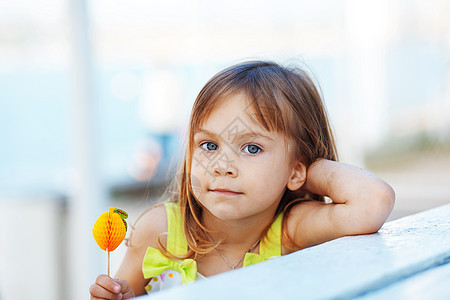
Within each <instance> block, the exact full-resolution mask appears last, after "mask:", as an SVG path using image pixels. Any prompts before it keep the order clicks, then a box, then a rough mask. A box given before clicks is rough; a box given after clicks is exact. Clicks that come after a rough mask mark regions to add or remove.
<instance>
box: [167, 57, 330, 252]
mask: <svg viewBox="0 0 450 300" xmlns="http://www.w3.org/2000/svg"><path fill="white" fill-rule="evenodd" d="M234 93H245V94H246V96H248V98H249V99H250V104H249V107H248V109H250V110H251V112H252V117H253V118H256V121H257V122H258V123H259V124H260V125H261V126H262V127H264V129H266V130H267V131H275V132H279V133H282V134H284V136H285V138H287V139H288V140H289V142H290V145H292V146H293V147H292V149H291V148H289V150H290V151H291V150H292V151H291V153H289V155H290V156H291V157H292V158H295V159H296V160H301V161H302V162H303V163H304V164H305V165H306V166H307V167H308V166H309V165H311V164H312V163H313V162H314V161H315V160H317V159H319V158H326V159H330V160H337V151H336V146H335V143H334V139H333V135H332V132H331V129H330V124H329V121H328V117H327V113H326V110H325V107H324V105H323V102H322V99H321V97H320V94H319V92H318V90H317V88H316V86H315V85H314V82H313V81H312V79H311V78H310V76H309V75H308V74H307V73H306V72H305V71H303V70H301V69H299V68H288V67H283V66H281V65H279V64H276V63H273V62H266V61H251V62H245V63H241V64H237V65H234V66H232V67H229V68H227V69H225V70H223V71H221V72H219V73H218V74H216V75H215V76H214V77H212V78H211V79H210V80H209V81H208V82H207V83H206V85H205V86H204V87H203V88H202V90H201V91H200V93H199V95H198V96H197V99H196V100H195V103H194V105H193V108H192V112H191V116H190V122H189V132H188V135H187V140H186V142H187V145H186V152H185V155H184V160H183V162H182V164H181V166H180V170H179V176H177V178H176V180H177V181H176V182H174V183H173V184H172V187H176V189H177V191H176V192H175V193H173V194H172V195H173V196H172V198H171V201H175V202H178V203H179V205H180V207H181V213H182V217H183V227H184V232H185V235H186V240H187V243H188V247H189V251H188V253H186V255H185V257H194V258H195V257H197V255H198V254H205V253H208V252H209V251H211V250H212V249H213V248H214V247H216V246H217V243H216V244H215V243H213V242H212V241H211V240H210V239H209V236H208V229H207V228H205V226H204V225H203V224H202V223H201V216H202V206H201V205H200V204H199V203H198V201H197V200H196V199H195V197H194V193H193V191H192V183H191V174H190V173H191V167H192V156H193V151H194V134H195V132H196V131H197V130H198V129H199V128H200V127H201V126H202V124H203V123H204V122H205V121H206V120H207V119H208V117H209V116H210V114H211V113H212V111H213V110H214V109H215V108H216V106H217V104H218V103H219V102H220V101H221V100H223V99H225V98H226V97H227V96H229V95H232V94H234ZM304 199H313V200H318V201H323V197H322V196H320V195H315V194H312V193H309V192H307V191H304V190H301V189H300V190H297V191H290V190H288V189H286V192H285V193H284V195H283V197H282V199H281V201H280V204H279V206H278V209H277V212H276V215H275V216H274V220H275V218H276V217H277V215H278V214H279V213H281V212H284V213H286V214H287V213H289V210H290V209H291V208H292V206H293V204H295V203H297V202H298V201H300V200H304ZM284 219H285V220H286V218H284ZM285 220H284V221H283V226H282V228H283V231H282V232H283V238H284V241H286V242H287V245H293V244H292V240H291V239H290V238H289V236H288V235H287V233H286V230H285V227H286V226H285ZM267 229H268V228H267ZM267 229H266V231H267ZM266 231H264V232H263V235H262V236H261V237H263V236H264V235H265V233H266ZM159 244H160V248H163V250H165V248H164V247H163V246H162V243H159ZM164 252H166V253H167V251H164ZM169 255H170V254H169Z"/></svg>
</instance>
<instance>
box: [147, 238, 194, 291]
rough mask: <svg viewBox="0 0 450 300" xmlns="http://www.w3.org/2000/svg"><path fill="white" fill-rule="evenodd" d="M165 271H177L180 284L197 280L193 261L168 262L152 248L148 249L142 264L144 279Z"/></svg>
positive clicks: (167, 259) (168, 260)
mask: <svg viewBox="0 0 450 300" xmlns="http://www.w3.org/2000/svg"><path fill="white" fill-rule="evenodd" d="M165 270H173V271H177V272H179V273H180V274H181V283H187V282H191V281H194V280H195V279H196V278H197V263H196V262H195V260H193V259H190V258H188V259H184V260H182V261H181V262H177V261H173V260H170V259H169V258H167V257H165V256H164V255H162V253H161V252H160V251H159V250H157V249H155V248H152V247H148V249H147V253H145V256H144V262H143V264H142V272H143V273H144V277H145V278H151V277H154V276H157V275H160V274H161V273H162V272H164V271H165Z"/></svg>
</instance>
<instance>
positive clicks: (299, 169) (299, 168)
mask: <svg viewBox="0 0 450 300" xmlns="http://www.w3.org/2000/svg"><path fill="white" fill-rule="evenodd" d="M306 169H307V168H306V165H305V164H304V163H302V162H300V161H297V162H296V163H295V165H294V168H293V169H292V173H291V176H290V177H289V179H288V182H287V185H286V186H287V188H288V189H290V190H291V191H296V190H298V189H299V188H301V187H302V186H303V184H304V183H305V181H306Z"/></svg>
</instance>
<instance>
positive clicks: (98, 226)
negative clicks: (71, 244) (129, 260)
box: [92, 208, 128, 276]
mask: <svg viewBox="0 0 450 300" xmlns="http://www.w3.org/2000/svg"><path fill="white" fill-rule="evenodd" d="M126 218H128V214H127V213H126V212H125V211H123V210H121V209H118V208H110V209H109V211H108V212H104V213H102V214H101V215H100V217H99V218H98V219H97V221H96V222H95V224H94V228H93V229H92V233H93V235H94V239H95V241H96V242H97V244H98V246H99V247H100V248H101V249H102V250H105V251H108V276H109V252H111V251H114V250H115V249H116V248H117V247H118V246H119V245H120V243H122V241H123V239H124V238H125V235H126V233H127V222H126V221H125V219H126Z"/></svg>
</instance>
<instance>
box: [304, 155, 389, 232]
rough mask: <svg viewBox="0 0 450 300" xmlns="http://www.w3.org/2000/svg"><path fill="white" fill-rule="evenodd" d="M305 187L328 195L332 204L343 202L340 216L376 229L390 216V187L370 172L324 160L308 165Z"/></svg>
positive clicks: (316, 192) (313, 191)
mask: <svg viewBox="0 0 450 300" xmlns="http://www.w3.org/2000/svg"><path fill="white" fill-rule="evenodd" d="M304 188H305V189H306V190H308V191H310V192H312V193H315V194H319V195H323V196H328V197H330V198H331V200H332V201H333V203H336V204H345V205H343V206H342V209H344V210H345V211H341V210H342V209H339V211H340V212H339V215H342V216H348V218H349V219H351V220H352V221H351V223H353V222H355V223H362V224H368V226H369V227H370V228H375V229H376V230H378V229H377V228H379V227H381V225H382V224H383V223H384V221H385V220H386V218H387V217H388V216H389V214H390V212H391V210H392V207H393V205H394V199H395V194H394V191H393V189H392V188H391V186H390V185H388V184H387V183H386V182H384V181H383V180H381V179H380V178H378V177H377V176H375V175H373V174H372V173H370V172H368V171H366V170H363V169H361V168H357V167H354V166H350V165H346V164H343V163H338V162H334V161H330V160H325V159H321V160H318V161H316V162H314V163H313V164H312V165H311V166H310V167H309V168H308V172H307V179H306V184H305V186H304ZM339 207H340V205H339ZM349 222H350V221H349ZM352 225H355V224H352Z"/></svg>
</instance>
